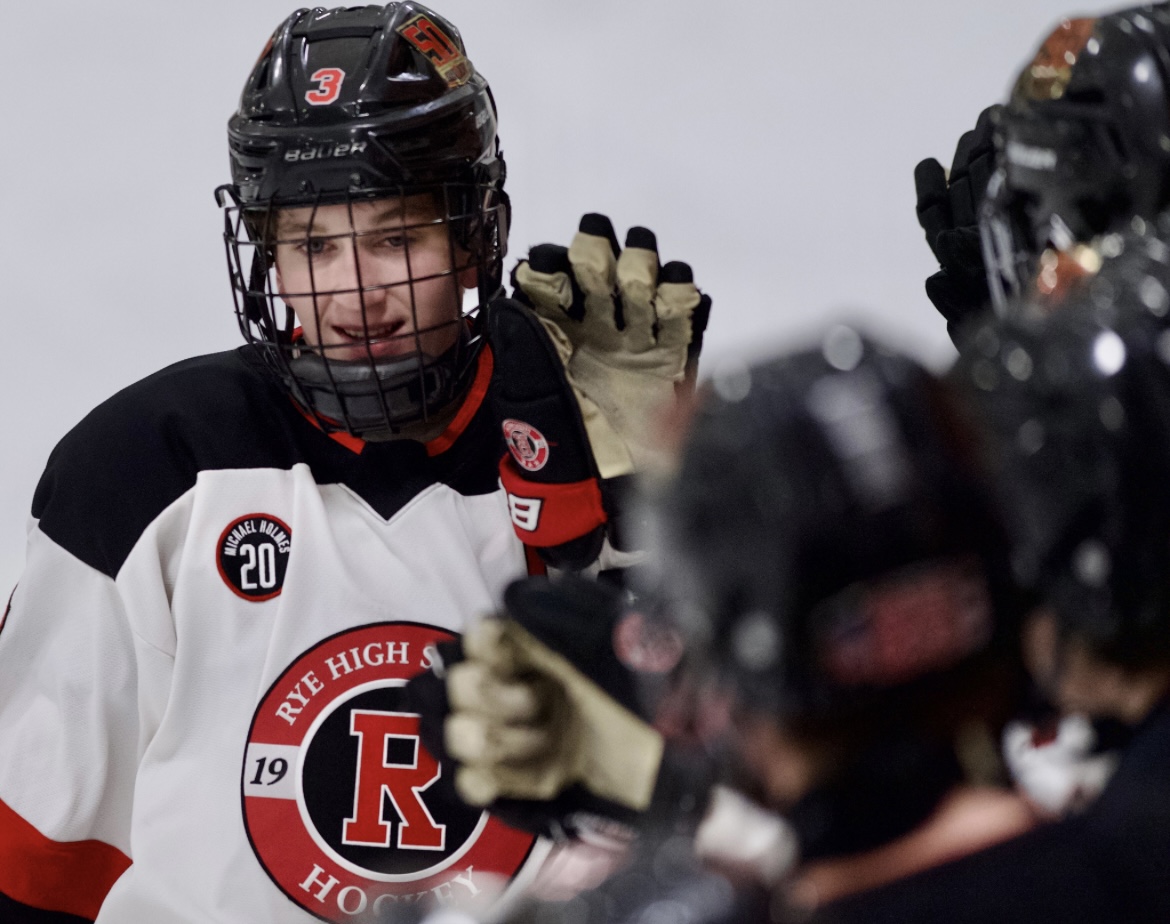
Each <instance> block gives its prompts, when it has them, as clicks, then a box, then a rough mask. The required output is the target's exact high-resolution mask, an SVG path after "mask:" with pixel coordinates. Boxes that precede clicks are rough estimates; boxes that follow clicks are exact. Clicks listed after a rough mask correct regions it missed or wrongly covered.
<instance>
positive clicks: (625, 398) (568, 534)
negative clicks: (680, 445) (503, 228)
mask: <svg viewBox="0 0 1170 924" xmlns="http://www.w3.org/2000/svg"><path fill="white" fill-rule="evenodd" d="M512 278H513V283H514V284H515V293H514V294H515V298H514V299H503V300H500V301H497V302H495V303H493V304H492V305H491V306H490V308H489V310H488V312H487V319H486V331H487V337H488V340H489V342H490V343H491V346H492V350H493V354H494V358H495V371H494V374H493V378H492V404H493V407H494V409H495V411H496V414H497V417H498V419H499V421H500V424H501V426H502V427H503V431H504V436H505V439H506V440H507V442H508V446H509V450H510V453H511V456H510V458H505V460H504V462H503V464H502V465H501V476H502V479H503V482H504V486H505V488H506V489H507V491H508V494H509V503H510V505H511V510H512V519H513V523H514V524H515V526H516V530H517V533H518V534H519V535H520V537H521V539H523V540H524V541H525V542H526V543H527V544H529V545H533V546H536V547H538V548H541V549H542V550H544V552H545V556H546V559H548V560H549V561H550V563H552V564H554V565H558V566H561V567H570V568H580V567H583V566H585V565H588V564H590V563H592V562H593V561H594V560H596V559H597V557H598V554H599V553H600V552H601V550H602V547H603V541H604V539H606V538H609V540H610V545H611V546H612V547H613V548H615V549H619V550H620V549H624V548H625V547H626V546H627V540H626V537H624V536H622V535H621V532H622V530H621V527H620V519H621V516H620V509H619V508H620V506H621V502H620V496H621V494H622V492H623V486H624V481H625V480H626V479H628V477H629V476H630V475H632V474H634V473H635V472H643V471H646V470H648V469H653V468H655V467H656V466H658V465H660V464H661V462H662V461H663V459H664V457H665V456H666V455H667V453H666V449H665V447H664V445H663V442H662V439H661V436H660V433H661V427H662V421H663V419H664V418H665V417H666V416H667V415H669V413H670V411H671V409H672V405H673V403H674V402H675V401H676V400H677V398H678V395H679V393H680V392H682V393H686V392H687V391H688V390H689V388H690V387H691V385H692V384H693V380H694V375H695V370H696V366H697V361H698V355H699V349H700V347H701V344H702V335H703V331H704V328H705V327H706V324H707V317H708V314H709V312H710V307H711V299H710V298H709V297H708V296H706V295H703V294H702V293H701V292H700V291H699V290H698V288H697V287H696V286H695V283H694V276H693V274H692V272H691V268H690V266H688V265H687V264H685V263H679V262H671V263H667V264H665V265H662V264H661V263H660V262H659V257H658V249H657V241H656V239H655V236H654V234H653V233H652V232H650V231H648V230H647V229H645V228H638V227H635V228H631V229H630V231H629V233H628V235H627V238H626V246H625V248H624V249H622V248H620V247H619V246H618V243H617V236H616V234H615V232H614V229H613V225H612V223H611V222H610V221H609V219H608V218H606V217H605V216H603V215H596V214H590V215H586V216H585V217H584V218H583V219H582V220H581V224H580V230H579V231H578V233H577V235H576V236H575V237H574V239H573V242H572V244H571V245H570V246H569V247H567V248H566V247H563V246H558V245H553V244H541V245H539V246H537V247H534V248H533V249H532V251H531V252H530V253H529V256H528V259H527V260H523V261H521V262H520V264H519V265H518V266H517V268H516V270H515V272H514V273H513V277H512Z"/></svg>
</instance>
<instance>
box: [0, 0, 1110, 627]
mask: <svg viewBox="0 0 1170 924" xmlns="http://www.w3.org/2000/svg"><path fill="white" fill-rule="evenodd" d="M433 2H434V4H435V5H436V8H437V9H439V11H440V12H443V13H444V14H445V15H447V16H448V17H449V18H450V19H451V20H452V21H454V22H455V23H456V24H457V25H458V26H459V27H460V29H461V30H462V32H463V36H464V39H465V41H466V43H467V46H468V50H469V53H470V56H471V59H472V60H473V61H474V62H475V64H476V66H477V67H478V68H479V69H480V70H481V71H482V72H483V73H484V74H486V75H487V77H488V79H489V80H490V81H491V84H492V87H493V89H494V91H495V94H496V99H497V101H498V103H499V105H500V111H501V137H502V139H503V143H504V150H505V154H506V156H507V160H508V166H509V181H508V187H509V190H510V191H511V194H512V199H513V203H514V205H515V221H514V226H513V233H512V255H511V256H512V258H515V257H516V256H518V255H520V254H522V253H524V252H525V251H526V249H527V248H528V247H529V246H530V245H532V244H534V243H538V242H540V241H542V240H553V239H555V240H558V241H561V242H563V243H568V239H569V237H570V236H571V233H572V232H573V230H574V229H575V227H576V221H577V218H578V217H579V215H580V214H581V213H583V212H586V211H603V212H607V213H608V214H609V215H611V216H612V217H613V219H614V222H615V224H616V225H617V226H618V230H619V234H624V230H625V228H626V227H627V226H628V225H630V224H645V225H647V226H649V227H651V228H653V229H655V230H656V231H657V232H658V233H659V240H660V246H661V250H662V252H663V258H664V259H686V260H689V261H691V262H692V263H693V264H694V266H695V268H696V275H697V279H698V281H699V283H700V285H701V286H703V287H704V288H705V289H706V290H707V291H709V292H710V293H711V294H712V295H713V296H714V299H715V314H714V316H713V319H712V323H711V328H710V331H709V334H708V341H707V342H708V347H707V349H708V354H707V355H708V360H707V363H706V368H707V369H708V371H709V370H710V368H711V367H712V365H713V364H714V363H716V362H718V361H719V358H720V357H729V356H734V355H744V354H747V353H756V352H759V351H760V350H762V349H768V348H773V347H778V346H781V345H783V344H786V343H792V342H793V341H794V339H799V338H800V337H801V336H802V332H807V331H809V330H810V329H813V328H816V327H819V326H821V325H822V324H823V323H824V322H825V320H826V319H827V318H829V317H841V316H848V317H853V318H857V319H862V320H863V321H864V322H865V323H866V324H867V325H868V326H869V327H870V329H872V330H874V331H876V332H878V333H880V334H881V335H882V336H883V337H884V338H885V339H886V340H887V341H889V342H891V343H894V344H901V345H903V346H904V347H906V348H908V349H910V350H912V351H913V352H915V353H916V354H918V355H920V356H921V357H923V358H925V359H926V360H927V361H929V362H931V363H933V364H935V365H944V364H945V363H946V362H947V361H948V360H949V358H950V355H951V353H950V346H949V342H948V341H947V338H946V333H945V330H944V326H943V323H942V321H941V319H940V318H939V317H938V316H937V315H936V314H935V313H934V310H933V309H932V307H931V306H930V304H929V302H928V301H927V300H926V297H925V295H924V294H923V289H922V281H923V279H924V278H925V277H926V276H927V275H928V274H929V273H930V272H932V271H933V269H934V264H933V260H932V258H931V255H930V253H929V251H928V249H927V247H926V245H925V243H924V242H923V239H922V234H921V232H920V230H919V229H918V226H917V224H916V222H915V218H914V188H913V168H914V165H915V163H917V161H918V160H919V159H921V158H922V157H926V156H930V155H934V156H937V157H939V158H940V159H941V160H943V161H944V163H948V164H949V160H950V156H951V153H952V151H953V148H954V143H955V141H956V140H957V138H958V136H959V134H960V133H961V132H963V131H964V130H966V129H967V128H970V127H971V126H972V125H973V124H974V120H975V117H976V115H977V114H978V112H979V111H980V109H981V108H982V107H983V106H985V105H987V104H988V103H990V102H994V101H997V100H999V99H1001V98H1002V97H1003V96H1004V95H1005V93H1006V91H1007V88H1008V87H1009V85H1010V82H1011V79H1012V77H1013V76H1014V74H1015V72H1016V71H1017V70H1018V68H1019V67H1020V66H1021V65H1022V64H1023V63H1024V61H1025V60H1026V59H1027V58H1028V57H1029V56H1030V54H1031V52H1032V50H1033V49H1034V48H1035V47H1036V45H1038V43H1039V42H1040V40H1041V39H1042V37H1043V35H1044V34H1046V33H1047V31H1048V30H1049V28H1050V27H1051V26H1052V25H1054V23H1055V22H1056V21H1057V20H1058V19H1059V17H1060V16H1061V15H1062V14H1063V13H1079V12H1084V11H1085V10H1084V9H1080V10H1078V9H1075V8H1069V7H1068V6H1067V5H1066V4H1067V0H1030V2H1027V3H1020V2H1018V0H968V2H958V0H887V2H865V0H835V2H834V0H803V2H795V0H719V2H712V3H699V2H696V0H620V2H619V0H579V2H567V0H495V2H491V0H433ZM291 9H292V6H291V4H290V3H289V2H287V0H194V2H178V0H168V2H158V0H153V2H146V0H106V2H97V3H95V2H91V0H59V2H50V0H40V2H25V3H16V2H13V3H11V4H8V5H7V6H6V8H5V12H4V17H3V28H2V29H0V61H2V62H3V74H4V76H3V79H2V80H0V85H2V87H3V89H2V90H0V188H2V190H3V192H2V193H0V202H2V203H3V209H2V211H0V293H2V294H0V298H2V302H0V401H2V402H3V405H2V407H0V415H2V420H3V429H2V430H0V434H2V435H0V607H2V605H3V599H2V598H6V597H7V594H8V591H9V589H10V588H11V586H12V584H13V583H14V582H15V581H16V579H17V577H18V575H19V570H20V567H21V562H22V558H23V541H24V531H25V528H26V523H27V517H28V509H29V501H30V499H31V497H32V492H33V488H34V486H35V484H36V481H37V478H38V477H39V474H40V472H41V469H42V467H43V465H44V461H45V459H46V457H47V455H48V453H49V451H50V450H51V449H52V447H53V445H54V444H55V442H56V441H57V440H58V439H59V438H60V437H61V436H62V435H63V434H64V433H65V432H66V431H67V430H68V429H69V428H70V427H71V426H72V425H73V424H74V423H75V422H76V421H77V420H79V419H80V418H81V417H82V416H83V415H84V414H85V413H86V412H87V411H89V410H90V409H91V408H92V407H93V406H94V405H96V404H97V403H99V402H100V401H101V400H103V399H104V398H105V397H107V396H108V395H110V394H111V393H113V392H114V391H116V390H117V389H119V388H121V387H123V386H124V385H127V384H129V383H130V382H132V381H134V380H135V379H138V378H140V377H142V376H143V375H146V374H147V373H149V372H151V371H153V370H155V369H157V368H159V367H161V366H163V365H166V364H168V363H171V362H173V361H175V360H178V359H181V358H183V357H185V356H188V355H193V354H197V353H203V352H210V351H214V350H221V349H226V348H229V347H232V346H234V345H235V344H236V343H237V341H238V337H239V335H238V332H237V330H236V328H235V320H234V316H233V314H232V310H231V297H230V294H229V289H228V285H227V277H226V273H225V270H224V266H223V262H224V261H223V247H222V243H221V239H220V230H221V219H220V215H219V213H218V211H217V209H216V207H215V205H214V203H213V199H212V190H213V189H214V187H215V186H217V185H218V184H220V183H222V182H225V181H226V180H227V178H228V174H227V157H226V148H225V139H224V126H225V123H226V121H227V118H228V116H229V115H230V114H231V112H232V110H233V108H234V106H235V103H236V100H237V98H238V94H239V90H240V87H241V86H242V85H243V81H244V78H245V77H246V75H247V73H248V71H249V68H250V67H251V65H252V63H253V61H254V60H255V58H256V56H257V55H258V53H259V52H260V49H261V47H262V46H263V44H264V42H265V40H266V39H267V37H268V35H269V34H270V32H271V31H272V30H273V28H274V27H275V26H276V25H277V23H278V22H280V20H281V19H283V17H284V16H285V15H287V13H288V12H290V11H291ZM1097 9H1099V8H1096V7H1090V8H1089V12H1095V11H1097Z"/></svg>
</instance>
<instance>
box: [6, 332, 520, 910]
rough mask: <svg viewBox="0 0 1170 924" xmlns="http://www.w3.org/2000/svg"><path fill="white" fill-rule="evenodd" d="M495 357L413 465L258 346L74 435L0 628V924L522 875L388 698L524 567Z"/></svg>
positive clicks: (498, 828) (200, 366) (497, 832)
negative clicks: (258, 360) (288, 379)
mask: <svg viewBox="0 0 1170 924" xmlns="http://www.w3.org/2000/svg"><path fill="white" fill-rule="evenodd" d="M490 365H491V357H490V353H487V352H485V353H484V354H483V356H482V357H481V361H480V368H479V370H478V375H477V378H476V381H475V384H474V385H473V388H472V393H471V396H470V397H469V399H468V402H467V403H466V405H465V406H464V408H463V409H462V411H461V413H460V414H459V415H458V417H457V418H456V420H455V421H454V422H453V423H452V425H451V427H450V428H449V429H448V430H447V432H446V433H444V434H443V436H442V437H440V438H439V439H438V440H436V441H434V442H432V443H430V444H427V445H426V446H424V445H422V444H419V443H413V442H405V441H399V442H387V443H366V444H363V443H361V442H360V441H357V440H354V439H352V438H345V437H331V436H328V435H326V434H324V433H322V432H321V431H320V430H318V429H316V428H315V427H314V425H312V424H311V423H310V422H309V421H308V420H307V419H306V418H305V417H304V416H303V415H302V414H301V413H300V412H299V410H298V409H297V408H296V407H295V406H294V405H293V404H292V402H291V401H290V400H289V398H288V397H287V395H286V394H284V393H283V392H281V391H280V390H279V389H278V388H276V387H274V386H273V385H272V384H270V383H269V381H268V380H267V379H266V378H265V376H264V375H263V374H262V372H261V371H260V370H259V369H257V368H255V366H254V361H252V360H251V359H250V357H249V354H248V353H247V352H246V350H241V351H235V352H231V353H224V354H216V355H212V356H207V357H201V358H197V359H193V360H189V361H186V362H183V363H179V364H178V365H175V366H172V367H170V368H168V369H165V370H163V371H162V372H160V373H157V374H156V375H154V376H151V377H150V378H147V379H145V380H143V381H142V382H139V383H138V384H136V385H134V386H132V387H131V388H129V389H127V390H126V391H124V392H122V393H120V394H118V395H116V396H115V397H114V398H113V399H111V400H110V401H108V402H106V403H105V404H103V405H102V406H100V407H99V408H98V409H97V410H96V411H94V412H93V413H92V414H91V415H89V417H87V418H86V419H85V420H84V421H83V422H82V423H81V424H80V425H79V426H78V427H77V428H76V429H75V430H74V431H73V432H72V433H70V434H69V435H68V436H67V437H66V438H65V439H64V440H63V441H62V442H61V444H60V445H59V446H58V447H57V449H56V450H55V451H54V453H53V455H52V458H51V459H50V462H49V465H48V468H47V470H46V472H45V475H44V477H43V479H42V481H41V484H40V486H39V487H38V489H37V493H36V497H35V500H34V504H33V517H34V523H33V525H32V527H31V530H30V536H29V544H28V558H27V565H26V569H25V572H24V575H23V577H22V579H21V581H20V583H19V585H18V586H17V588H16V591H15V592H14V594H13V596H12V599H11V601H10V603H9V607H8V611H7V612H6V614H5V617H4V621H3V623H2V624H0V754H2V755H3V757H2V758H0V920H5V921H7V920H14V921H22V920H34V919H35V920H37V921H57V920H59V921H61V922H66V921H71V922H76V921H78V920H92V919H94V918H95V917H96V918H97V920H98V921H99V922H102V924H106V922H118V924H127V922H130V924H136V922H143V924H147V922H149V924H169V922H196V921H198V922H209V921H215V922H221V924H231V922H239V924H244V922H247V924H261V922H269V921H272V922H275V921H280V922H295V921H313V920H317V919H323V920H326V921H345V922H350V921H362V920H376V919H377V916H378V914H379V913H380V912H382V911H383V910H385V908H386V905H387V904H389V903H393V902H399V901H413V900H418V899H419V898H420V897H434V898H436V899H438V900H440V901H448V900H457V899H459V898H461V897H470V896H473V895H475V894H476V893H478V892H480V891H481V889H483V888H485V887H486V883H487V880H488V879H489V878H491V877H504V878H510V877H514V876H516V875H517V874H518V873H519V872H520V871H521V870H522V868H523V867H525V864H526V863H527V864H528V865H529V866H532V865H534V864H535V863H536V862H537V861H538V857H537V856H536V853H538V852H539V851H538V850H536V851H534V839H533V838H532V837H531V836H529V835H527V834H523V833H521V832H517V831H515V830H512V829H509V828H507V827H505V826H504V825H502V824H501V823H500V822H499V821H497V820H495V819H493V818H490V817H489V816H487V815H486V814H485V813H482V812H478V811H474V810H472V809H469V808H467V807H466V806H463V805H462V804H461V803H460V802H459V801H458V799H457V798H456V797H455V795H454V790H453V787H452V780H451V773H450V772H448V771H447V770H446V769H445V768H444V767H442V766H441V765H439V764H438V763H437V762H436V761H435V759H434V758H432V757H431V756H430V755H429V754H428V753H427V752H426V751H425V749H423V748H422V746H421V745H420V743H419V739H418V734H417V728H418V725H417V722H418V720H417V716H415V715H413V714H411V713H409V712H408V711H407V710H406V709H405V708H404V707H403V704H402V702H401V700H402V693H401V691H402V686H403V684H404V683H405V681H406V680H407V679H408V678H409V677H410V676H412V675H413V674H415V673H417V672H418V671H419V670H422V669H423V668H425V667H427V666H428V665H429V663H430V661H431V658H432V657H433V654H434V646H435V645H436V644H437V643H439V642H441V641H444V640H450V639H452V638H454V637H455V635H456V633H459V632H461V631H462V630H463V628H464V626H465V625H467V623H468V621H469V620H473V619H475V618H478V617H479V616H481V615H482V614H485V613H488V612H491V611H492V610H493V609H494V607H495V606H496V604H497V601H498V599H499V597H500V594H501V591H502V589H503V587H504V586H505V585H506V584H507V583H508V582H509V581H511V580H513V579H514V578H516V577H518V576H520V575H522V574H523V573H524V572H525V553H524V548H523V546H521V545H520V543H519V542H518V541H517V539H516V538H515V535H514V532H513V529H512V526H511V522H510V520H509V516H508V510H507V504H506V501H505V497H504V494H503V492H502V491H501V490H500V488H499V483H498V478H497V464H498V461H499V458H500V456H501V455H502V453H503V451H504V450H503V445H502V441H501V440H500V438H499V436H498V434H497V433H496V431H495V428H494V427H493V426H492V425H491V422H490V420H489V418H488V414H487V413H486V411H485V410H483V409H481V408H480V405H481V404H482V403H483V396H484V393H485V391H486V386H487V381H488V378H489V376H490ZM33 909H40V910H39V911H34V910H33ZM99 909H100V910H99ZM37 914H40V915H43V916H35V915H37ZM34 916H35V917H34Z"/></svg>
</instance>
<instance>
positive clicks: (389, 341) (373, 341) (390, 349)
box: [331, 320, 416, 359]
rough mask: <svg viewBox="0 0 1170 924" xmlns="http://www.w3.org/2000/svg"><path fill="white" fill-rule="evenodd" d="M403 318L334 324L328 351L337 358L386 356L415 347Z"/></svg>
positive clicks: (409, 351)
mask: <svg viewBox="0 0 1170 924" xmlns="http://www.w3.org/2000/svg"><path fill="white" fill-rule="evenodd" d="M405 327H406V321H403V320H398V321H393V322H391V323H389V324H379V325H376V326H375V325H373V324H371V325H370V326H369V327H368V328H363V327H362V326H361V325H358V326H356V327H341V326H338V325H333V334H334V337H335V341H334V343H333V347H334V349H333V350H332V351H331V352H332V353H333V355H334V356H335V357H336V358H337V359H368V358H369V357H370V356H371V355H372V356H373V357H374V358H375V359H385V358H388V357H391V356H401V355H402V354H404V353H411V352H413V351H414V350H415V349H416V346H415V338H414V337H413V336H411V335H410V332H409V331H407V330H405Z"/></svg>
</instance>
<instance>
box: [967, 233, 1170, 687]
mask: <svg viewBox="0 0 1170 924" xmlns="http://www.w3.org/2000/svg"><path fill="white" fill-rule="evenodd" d="M1168 253H1170V252H1168V251H1167V249H1166V248H1165V245H1163V244H1161V243H1160V241H1158V240H1156V239H1151V238H1148V237H1146V236H1136V237H1130V238H1128V239H1127V249H1126V252H1125V253H1124V254H1123V255H1122V256H1121V257H1119V258H1118V259H1117V260H1116V261H1115V262H1112V261H1111V262H1110V263H1108V264H1106V266H1105V268H1104V269H1103V270H1102V272H1101V274H1100V276H1099V277H1098V278H1097V279H1095V280H1094V281H1093V283H1092V285H1091V286H1090V287H1089V288H1088V289H1087V290H1085V291H1084V292H1083V293H1081V295H1080V296H1079V297H1077V298H1074V299H1071V300H1069V301H1067V302H1066V304H1064V305H1063V307H1062V308H1061V311H1060V312H1059V313H1057V314H1056V315H1054V316H1052V317H1051V318H1049V319H1046V320H1033V321H1032V322H1027V321H1024V320H1020V319H1017V320H1007V321H999V322H993V323H989V324H988V325H987V326H985V327H984V328H983V329H981V330H979V331H978V332H976V333H975V335H974V337H973V338H972V342H971V343H972V347H971V349H970V350H969V352H968V354H967V355H966V356H964V357H963V358H962V359H961V360H960V362H959V364H958V365H957V366H956V369H955V370H954V373H953V374H954V377H955V378H956V379H957V380H962V381H965V382H967V383H969V384H970V386H971V390H972V392H973V393H974V394H975V395H976V396H978V397H979V399H980V404H981V405H982V407H983V409H984V416H985V419H986V421H987V423H988V427H989V430H990V432H992V433H993V434H994V440H993V444H994V454H993V457H994V460H995V461H994V463H993V465H994V468H995V469H996V476H997V482H998V483H999V484H1000V486H1001V491H1002V492H1003V497H1004V509H1005V510H1007V511H1008V513H1009V529H1010V531H1011V532H1012V534H1013V544H1014V549H1015V553H1014V555H1015V558H1014V561H1015V566H1016V570H1017V572H1018V574H1019V576H1020V578H1021V579H1022V580H1024V581H1026V582H1027V583H1028V584H1030V585H1032V586H1034V587H1036V588H1037V589H1038V591H1039V592H1040V593H1041V594H1042V595H1043V597H1044V598H1045V602H1046V603H1047V604H1048V605H1049V606H1050V607H1051V609H1052V610H1053V612H1054V614H1055V616H1056V618H1057V621H1058V624H1059V625H1060V626H1061V627H1062V629H1063V630H1064V631H1065V632H1066V633H1073V634H1075V635H1076V636H1078V637H1079V638H1080V639H1081V640H1083V641H1084V642H1086V643H1088V644H1090V645H1091V646H1092V647H1093V648H1094V649H1095V650H1096V651H1097V652H1098V653H1099V654H1101V655H1103V656H1105V657H1107V658H1108V659H1110V660H1113V661H1115V662H1119V663H1122V664H1134V665H1139V664H1141V663H1142V662H1144V661H1147V660H1157V659H1161V658H1165V657H1166V656H1167V654H1170V478H1168V477H1167V475H1168V473H1170V367H1168V365H1167V364H1168V361H1170V329H1168V328H1167V327H1166V325H1165V322H1164V316H1165V314H1166V308H1167V304H1168V303H1170V298H1168V297H1167V294H1166V288H1165V279H1166V276H1165V270H1166V266H1165V263H1166V260H1167V257H1168Z"/></svg>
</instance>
